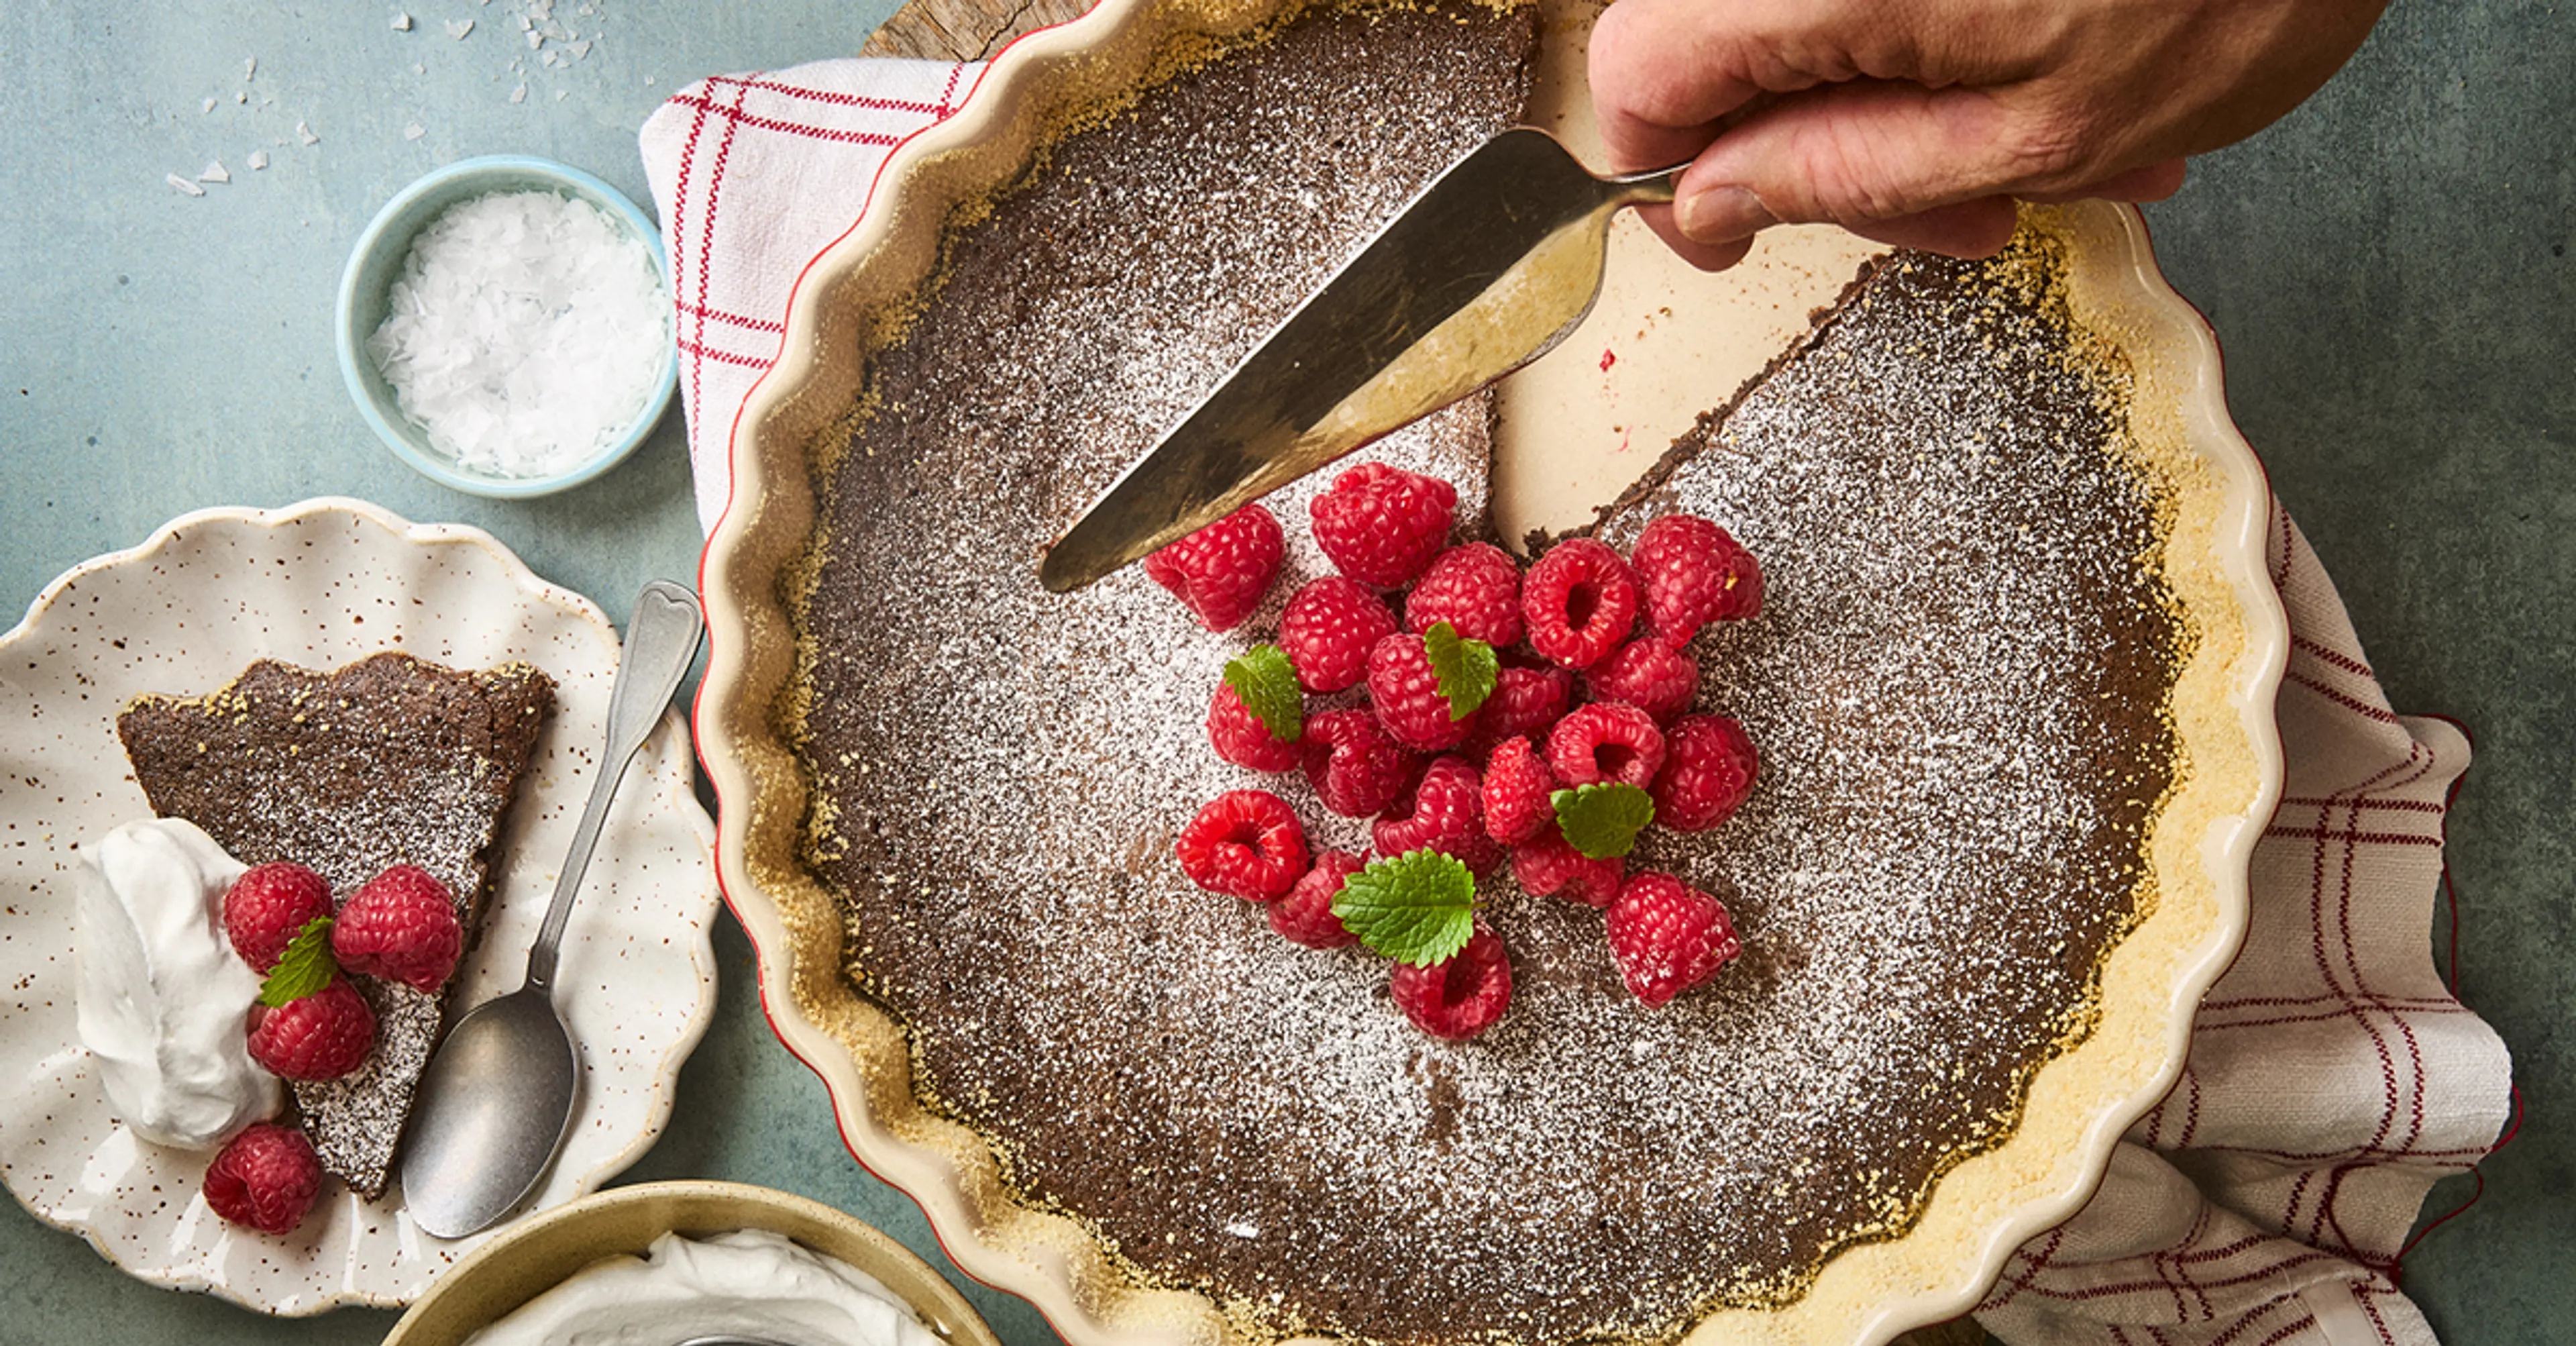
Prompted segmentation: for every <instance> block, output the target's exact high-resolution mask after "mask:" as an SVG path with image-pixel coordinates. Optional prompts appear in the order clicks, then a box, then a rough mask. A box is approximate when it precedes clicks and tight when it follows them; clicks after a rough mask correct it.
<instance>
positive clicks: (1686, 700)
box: [1583, 636, 1699, 724]
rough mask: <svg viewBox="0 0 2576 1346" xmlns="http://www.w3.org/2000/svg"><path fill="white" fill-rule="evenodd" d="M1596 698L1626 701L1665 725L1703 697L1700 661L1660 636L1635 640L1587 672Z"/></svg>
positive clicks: (1586, 682)
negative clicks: (1700, 680) (1700, 690)
mask: <svg viewBox="0 0 2576 1346" xmlns="http://www.w3.org/2000/svg"><path fill="white" fill-rule="evenodd" d="M1583 685H1584V688H1585V689H1586V690H1587V691H1589V692H1590V693H1591V695H1592V699H1593V700H1595V701H1625V702H1627V703H1628V704H1629V705H1632V706H1635V707H1636V708H1637V709H1639V710H1642V711H1644V712H1646V713H1647V714H1648V715H1651V716H1653V717H1654V719H1655V722H1656V723H1657V724H1664V723H1668V722H1669V721H1671V719H1672V718H1673V717H1674V716H1676V715H1679V714H1681V713H1682V712H1683V711H1686V710H1688V709H1690V706H1691V702H1692V701H1693V700H1694V699H1696V698H1697V697H1698V696H1699V663H1698V661H1697V660H1694V659H1692V658H1691V657H1690V656H1689V655H1687V654H1684V653H1682V652H1681V650H1680V649H1679V648H1678V647H1675V646H1672V645H1667V644H1665V643H1664V642H1663V641H1662V640H1661V639H1660V638H1657V637H1652V636H1650V637H1648V638H1646V639H1644V640H1632V641H1629V642H1628V643H1627V644H1625V645H1622V646H1620V647H1619V648H1618V649H1617V650H1615V651H1612V652H1611V655H1610V657H1609V658H1607V659H1604V660H1602V661H1601V662H1600V663H1597V664H1594V665H1593V666H1592V667H1591V668H1590V669H1588V670H1586V671H1585V672H1584V674H1583Z"/></svg>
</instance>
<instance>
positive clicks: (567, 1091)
mask: <svg viewBox="0 0 2576 1346" xmlns="http://www.w3.org/2000/svg"><path fill="white" fill-rule="evenodd" d="M579 1076H580V1071H579V1069H578V1065H577V1062H576V1060H575V1057H574V1053H573V1046H572V1038H571V1037H570V1036H568V1035H567V1034H566V1033H565V1032H564V1026H563V1021H562V1020H561V1019H560V1018H558V1017H556V1015H555V1007H554V1002H553V999H552V998H551V997H549V996H548V995H547V994H546V992H545V991H544V989H543V988H540V987H530V986H522V987H520V988H519V989H518V990H516V991H513V992H511V993H510V994H508V995H505V996H502V997H501V998H500V999H498V1000H487V1001H484V1002H483V1003H482V1004H480V1005H477V1006H475V1007H474V1011H473V1012H472V1013H470V1014H468V1015H466V1016H465V1017H464V1018H462V1019H460V1020H458V1021H457V1023H456V1026H455V1027H454V1028H451V1029H449V1030H448V1032H447V1041H446V1043H445V1044H443V1045H442V1046H440V1047H439V1049H438V1055H437V1056H435V1057H433V1058H431V1060H430V1063H429V1069H428V1070H427V1071H426V1072H424V1073H423V1075H422V1076H421V1082H420V1091H421V1097H422V1099H423V1105H422V1106H421V1108H420V1109H419V1110H418V1112H417V1114H416V1115H415V1117H414V1119H413V1122H412V1134H411V1140H410V1145H411V1149H410V1151H409V1153H408V1154H407V1155H406V1156H405V1157H404V1159H403V1170H402V1176H403V1201H404V1204H405V1205H406V1206H408V1207H409V1209H410V1210H411V1215H412V1219H413V1220H415V1221H417V1222H418V1223H419V1225H420V1227H421V1228H423V1229H426V1230H428V1231H429V1232H430V1233H433V1234H436V1235H438V1236H439V1237H441V1238H455V1237H457V1236H458V1235H460V1234H465V1233H471V1232H473V1231H474V1230H477V1229H481V1228H483V1227H484V1226H485V1225H488V1224H490V1223H492V1222H493V1221H494V1220H497V1219H499V1218H501V1215H502V1213H503V1212H505V1211H507V1210H509V1209H510V1207H512V1206H514V1205H516V1204H518V1201H519V1198H520V1197H522V1196H524V1195H526V1194H527V1186H526V1184H522V1185H521V1186H520V1187H519V1189H518V1190H517V1191H507V1190H504V1189H505V1188H507V1187H508V1186H509V1183H508V1182H507V1181H506V1180H494V1181H484V1180H482V1179H481V1175H483V1174H485V1173H495V1174H499V1173H510V1174H517V1173H525V1174H527V1175H528V1183H533V1182H535V1180H536V1176H537V1175H538V1174H541V1173H543V1172H544V1171H545V1168H546V1164H547V1162H548V1161H549V1160H551V1159H552V1158H553V1157H554V1152H555V1148H556V1147H557V1146H559V1145H561V1144H562V1143H563V1134H564V1130H565V1128H567V1127H569V1126H570V1125H571V1124H572V1105H573V1087H574V1083H575V1081H576V1080H577V1079H578V1078H579ZM494 1081H499V1082H506V1084H507V1087H506V1088H494V1087H488V1083H487V1082H494ZM433 1100H434V1103H433ZM547 1117H555V1118H558V1119H559V1120H558V1121H556V1123H555V1124H554V1126H553V1127H552V1129H548V1128H547V1127H546V1126H545V1125H544V1119H545V1118H547ZM451 1231H453V1232H451Z"/></svg>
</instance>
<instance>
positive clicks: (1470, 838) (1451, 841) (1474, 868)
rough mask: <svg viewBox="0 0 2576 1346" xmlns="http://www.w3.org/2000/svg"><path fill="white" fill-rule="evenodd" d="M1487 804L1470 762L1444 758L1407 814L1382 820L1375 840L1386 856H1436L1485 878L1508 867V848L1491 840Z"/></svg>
mask: <svg viewBox="0 0 2576 1346" xmlns="http://www.w3.org/2000/svg"><path fill="white" fill-rule="evenodd" d="M1483 798H1484V783H1483V782H1482V781H1481V780H1480V779H1479V778H1478V777H1477V775H1476V768H1475V767H1474V766H1473V765H1470V764H1469V763H1468V761H1467V759H1466V758H1464V757H1442V758H1438V759H1436V760H1434V761H1433V762H1432V763H1431V768H1430V770H1428V771H1425V772H1423V773H1422V783H1421V784H1419V785H1416V786H1414V787H1413V802H1412V804H1411V806H1410V807H1409V808H1408V809H1407V811H1406V812H1405V813H1404V814H1403V815H1402V816H1397V815H1396V814H1393V813H1386V814H1381V815H1380V816H1379V817H1378V820H1377V822H1376V823H1375V824H1374V825H1373V826H1371V827H1370V829H1369V834H1370V836H1371V838H1372V839H1373V840H1375V841H1376V843H1377V853H1378V854H1380V855H1402V854H1404V853H1405V852H1407V851H1420V850H1434V851H1438V852H1440V853H1441V854H1443V855H1448V856H1453V857H1455V858H1456V859H1457V861H1458V862H1459V863H1460V864H1463V865H1465V866H1466V867H1467V868H1468V870H1469V871H1470V872H1471V873H1474V874H1475V875H1476V876H1477V877H1479V878H1482V877H1484V876H1485V875H1487V874H1491V873H1493V872H1494V867H1495V866H1496V865H1499V864H1501V863H1502V862H1503V848H1502V847H1500V846H1497V845H1495V844H1494V839H1493V838H1492V837H1489V836H1486V835H1485V823H1484V818H1483V809H1482V807H1481V803H1482V800H1483Z"/></svg>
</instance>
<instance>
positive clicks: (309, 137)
mask: <svg viewBox="0 0 2576 1346" xmlns="http://www.w3.org/2000/svg"><path fill="white" fill-rule="evenodd" d="M295 138H296V139H298V140H301V141H303V142H304V143H305V144H307V145H319V144H321V143H322V137H320V136H317V135H315V134H313V128H312V127H310V126H307V125H305V124H304V123H302V122H297V123H296V124H295Z"/></svg>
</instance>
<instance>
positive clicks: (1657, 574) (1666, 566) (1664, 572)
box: [1629, 514, 1762, 645]
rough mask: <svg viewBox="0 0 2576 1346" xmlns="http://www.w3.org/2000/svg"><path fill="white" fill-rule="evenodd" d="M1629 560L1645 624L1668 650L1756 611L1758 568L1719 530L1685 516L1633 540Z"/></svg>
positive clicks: (1653, 525) (1759, 595)
mask: <svg viewBox="0 0 2576 1346" xmlns="http://www.w3.org/2000/svg"><path fill="white" fill-rule="evenodd" d="M1629 559H1630V560H1631V561H1632V562H1633V563H1634V565H1635V567H1636V571H1637V582H1638V583H1639V584H1640V585H1643V586H1644V587H1645V590H1646V624H1647V626H1648V627H1650V628H1651V629H1652V630H1653V631H1654V633H1655V634H1656V635H1658V636H1660V637H1662V638H1663V639H1665V640H1667V641H1669V642H1671V643H1672V644H1674V645H1682V644H1686V643H1688V642H1689V640H1690V638H1691V637H1692V636H1694V635H1696V634H1698V632H1699V629H1700V627H1701V626H1702V625H1704V624H1706V623H1708V622H1712V621H1717V622H1723V621H1732V620H1734V619H1736V618H1739V617H1750V616H1752V615H1753V614H1755V613H1757V612H1760V611H1761V610H1762V567H1761V566H1760V565H1758V564H1756V563H1755V562H1754V560H1753V553H1751V552H1749V551H1746V550H1745V549H1744V548H1743V546H1742V545H1741V544H1739V543H1738V542H1736V540H1735V539H1734V538H1732V537H1729V536H1727V532H1726V530H1725V529H1723V528H1720V527H1718V526H1717V525H1716V524H1713V523H1710V522H1709V521H1708V520H1706V519H1702V518H1698V517H1696V516H1694V515H1689V514H1667V515H1665V516H1664V517H1662V518H1660V519H1657V520H1655V521H1654V522H1653V523H1650V524H1647V525H1646V529H1645V531H1644V532H1642V533H1639V534H1638V535H1637V545H1636V546H1635V547H1634V548H1631V549H1630V552H1629Z"/></svg>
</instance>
